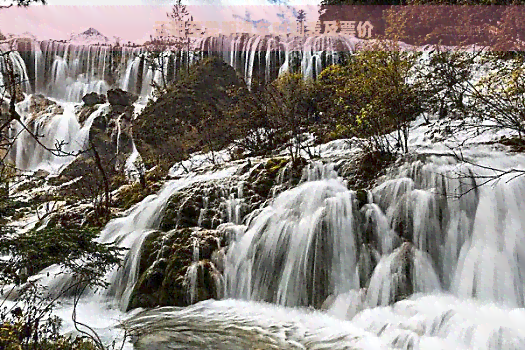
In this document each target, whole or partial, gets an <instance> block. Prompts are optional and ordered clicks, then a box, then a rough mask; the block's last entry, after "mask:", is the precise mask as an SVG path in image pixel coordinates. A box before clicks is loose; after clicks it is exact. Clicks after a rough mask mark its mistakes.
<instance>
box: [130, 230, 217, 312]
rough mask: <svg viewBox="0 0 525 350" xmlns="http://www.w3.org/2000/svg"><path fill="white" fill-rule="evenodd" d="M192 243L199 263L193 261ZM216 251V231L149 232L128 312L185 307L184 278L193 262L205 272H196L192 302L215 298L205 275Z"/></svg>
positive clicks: (142, 251) (186, 290) (211, 284)
mask: <svg viewBox="0 0 525 350" xmlns="http://www.w3.org/2000/svg"><path fill="white" fill-rule="evenodd" d="M195 243H196V244H197V245H196V246H198V247H199V260H200V261H199V262H196V261H194V247H195V246H194V244H195ZM219 249H220V233H219V232H218V231H216V230H199V229H190V228H183V229H178V230H173V231H170V232H167V233H164V232H160V231H155V232H153V233H151V234H150V235H149V236H148V237H147V238H146V240H145V241H144V243H143V245H142V250H141V259H140V268H139V275H140V277H139V280H138V282H137V284H136V285H135V288H134V290H133V292H132V294H131V298H130V303H129V306H128V309H133V308H137V307H155V306H168V305H170V306H186V305H188V304H189V303H190V299H189V298H188V287H187V285H186V284H185V276H186V273H187V271H188V268H189V267H190V266H191V265H192V264H194V263H198V264H202V266H198V267H197V269H204V270H206V269H207V270H208V272H205V271H204V270H202V271H197V276H198V283H197V291H198V293H197V296H198V297H197V300H194V301H200V300H205V299H209V298H210V297H213V296H217V291H214V288H215V287H213V283H210V278H209V273H211V272H212V271H213V269H214V267H212V265H213V264H212V263H211V258H212V255H213V253H214V252H215V251H217V250H219ZM210 264H211V265H210ZM206 274H208V276H207V275H206ZM199 289H202V290H200V291H199Z"/></svg>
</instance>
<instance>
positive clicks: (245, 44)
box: [11, 34, 359, 101]
mask: <svg viewBox="0 0 525 350" xmlns="http://www.w3.org/2000/svg"><path fill="white" fill-rule="evenodd" d="M358 41H359V39H356V38H354V37H350V36H315V37H304V38H303V37H290V38H286V37H277V36H275V37H274V36H258V35H248V34H239V35H231V36H218V37H207V38H201V39H197V40H195V41H193V42H192V43H191V46H190V50H189V51H188V50H187V48H184V49H180V48H179V49H165V50H164V51H158V48H153V49H152V47H154V46H155V45H150V46H111V45H108V44H105V43H103V45H79V44H76V43H72V42H59V41H49V40H45V41H35V40H31V39H30V40H28V39H16V40H15V41H14V42H13V44H14V45H15V48H16V50H17V52H15V53H13V55H11V56H13V58H14V61H15V62H16V64H15V65H16V67H15V68H16V70H17V72H18V73H19V74H20V76H22V77H25V78H26V79H24V80H25V81H27V83H26V84H25V85H24V86H23V88H24V91H25V92H27V93H29V92H37V93H44V94H46V95H47V96H50V97H55V98H58V99H62V100H66V101H80V99H81V98H82V96H83V95H85V94H86V93H88V92H97V93H105V92H106V91H107V90H108V89H109V88H110V87H120V88H122V89H124V90H126V91H130V92H133V93H136V94H139V95H141V96H144V97H147V96H149V95H150V94H151V91H152V87H151V86H152V83H154V82H155V83H157V84H161V83H162V82H163V81H170V80H173V79H174V78H175V77H176V76H177V73H178V72H179V71H180V70H181V69H184V67H186V66H187V65H188V64H190V65H191V64H192V63H194V62H195V61H197V60H199V59H201V58H204V57H208V56H211V55H214V56H219V57H222V58H223V59H224V60H225V61H226V62H227V63H229V64H230V65H231V66H232V67H234V68H235V69H236V71H237V72H238V73H239V74H240V75H241V76H243V77H244V80H245V81H246V83H247V84H248V85H251V84H252V82H253V81H255V80H258V81H270V80H272V79H275V78H276V77H277V76H278V75H279V74H281V73H283V72H285V71H289V70H291V69H293V70H301V72H302V73H303V75H304V76H305V77H315V76H317V75H318V74H319V73H320V72H321V70H322V69H323V68H324V67H326V66H328V65H330V64H335V63H337V62H339V61H340V60H341V53H342V52H349V51H352V50H353V49H354V47H355V45H356V43H357V42H358Z"/></svg>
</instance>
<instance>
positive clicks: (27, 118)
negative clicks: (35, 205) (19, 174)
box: [9, 97, 108, 173]
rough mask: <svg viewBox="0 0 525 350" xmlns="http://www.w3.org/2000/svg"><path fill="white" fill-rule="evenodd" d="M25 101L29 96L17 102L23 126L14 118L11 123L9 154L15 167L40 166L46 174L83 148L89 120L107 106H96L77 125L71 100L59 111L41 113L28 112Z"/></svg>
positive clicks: (58, 168) (72, 158) (86, 141)
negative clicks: (81, 123) (37, 114)
mask: <svg viewBox="0 0 525 350" xmlns="http://www.w3.org/2000/svg"><path fill="white" fill-rule="evenodd" d="M29 104H30V97H28V98H26V100H25V101H23V102H21V103H19V104H17V111H18V113H19V114H20V115H21V116H22V120H21V122H22V123H23V125H22V124H21V123H18V122H16V121H15V122H13V124H12V127H11V129H10V138H12V139H13V145H12V147H11V148H10V150H9V157H10V159H11V160H12V161H13V163H14V164H15V165H16V167H17V169H20V170H23V171H36V170H39V169H42V170H45V171H48V172H49V173H58V172H60V170H61V169H62V168H63V167H64V166H66V165H67V164H69V163H71V162H72V161H73V160H74V159H75V157H76V155H77V154H79V153H80V152H82V151H84V150H85V149H87V146H88V139H89V130H90V128H91V124H92V123H93V120H95V119H96V118H97V117H98V116H99V115H101V114H102V113H104V112H107V108H108V105H103V106H100V107H99V108H98V109H97V110H96V111H95V112H93V113H92V114H91V115H90V116H89V117H88V119H87V120H86V121H85V122H84V125H82V126H81V125H80V123H79V122H78V119H77V116H76V113H75V105H74V104H73V103H61V105H62V106H63V112H62V113H59V114H53V113H43V114H42V115H40V116H33V115H32V114H30V113H29Z"/></svg>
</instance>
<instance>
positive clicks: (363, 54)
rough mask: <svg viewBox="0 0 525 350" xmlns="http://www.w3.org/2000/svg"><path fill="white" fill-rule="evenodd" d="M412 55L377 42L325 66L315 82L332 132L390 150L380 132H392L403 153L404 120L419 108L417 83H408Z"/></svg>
mask: <svg viewBox="0 0 525 350" xmlns="http://www.w3.org/2000/svg"><path fill="white" fill-rule="evenodd" d="M416 59H417V54H415V53H411V52H401V51H400V50H399V49H398V48H395V47H393V48H392V47H381V46H376V47H372V48H371V49H369V50H362V51H359V52H357V53H356V54H355V55H354V56H352V57H351V58H350V59H349V61H348V63H347V64H346V65H344V66H340V65H337V66H331V67H328V68H326V69H325V70H324V71H323V72H322V73H321V74H320V76H319V79H318V81H317V82H316V86H317V90H318V91H319V95H320V96H321V99H320V102H319V110H321V111H322V112H323V113H324V115H325V118H324V122H328V123H330V124H331V125H332V126H333V128H332V132H331V136H332V137H358V138H368V139H369V140H370V142H369V143H368V145H367V146H368V147H369V148H370V149H371V150H374V151H386V152H393V151H394V145H390V144H389V142H388V140H387V139H386V138H385V137H384V135H385V134H386V133H391V132H393V131H397V132H398V137H397V142H398V147H399V148H401V149H403V150H404V151H406V150H407V138H408V127H409V123H410V121H412V120H413V119H414V118H415V117H416V116H417V115H419V114H420V113H421V112H422V108H421V103H422V99H423V96H422V95H421V91H420V89H419V86H418V85H417V84H413V83H408V78H409V76H410V74H411V69H412V68H413V66H414V64H415V62H416Z"/></svg>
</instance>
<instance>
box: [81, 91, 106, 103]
mask: <svg viewBox="0 0 525 350" xmlns="http://www.w3.org/2000/svg"><path fill="white" fill-rule="evenodd" d="M82 102H84V104H85V105H86V106H89V107H92V106H94V105H98V104H102V103H106V96H104V95H101V94H97V93H96V92H90V93H89V94H87V95H84V97H82Z"/></svg>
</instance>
